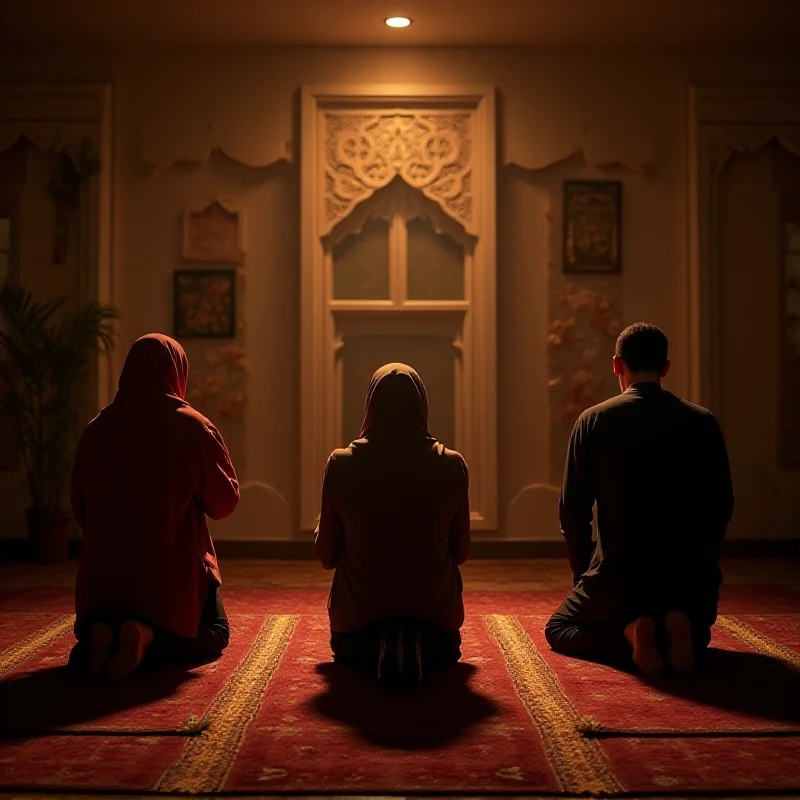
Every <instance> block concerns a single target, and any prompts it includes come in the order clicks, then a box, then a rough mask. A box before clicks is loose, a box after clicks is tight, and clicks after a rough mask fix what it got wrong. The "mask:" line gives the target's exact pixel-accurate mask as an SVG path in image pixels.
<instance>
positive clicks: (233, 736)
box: [154, 614, 300, 794]
mask: <svg viewBox="0 0 800 800" xmlns="http://www.w3.org/2000/svg"><path fill="white" fill-rule="evenodd" d="M299 619H300V615H294V614H292V615H289V614H280V615H273V614H270V615H269V616H268V617H267V619H266V620H265V621H264V624H263V626H262V627H261V631H260V632H259V634H258V636H257V637H256V640H255V642H254V643H253V646H252V647H251V648H250V651H249V652H248V653H247V655H246V656H245V657H244V658H243V659H242V661H241V662H240V663H239V665H238V666H237V667H236V669H235V671H234V672H233V674H232V675H231V677H230V678H229V679H228V682H227V683H226V684H225V687H224V688H223V689H222V691H221V692H220V693H219V694H218V695H217V697H216V698H215V699H214V702H213V703H212V704H211V706H210V707H209V709H208V711H207V712H206V718H207V719H210V720H212V723H211V725H210V726H209V727H208V728H207V729H206V730H205V731H203V733H202V734H201V735H200V736H196V737H194V738H192V739H189V741H187V743H186V745H185V746H184V748H183V752H182V753H181V756H180V758H179V759H178V761H177V762H176V763H175V764H173V765H172V766H171V767H170V768H169V769H167V771H166V772H165V773H164V774H163V775H162V776H161V778H160V779H159V781H158V782H157V784H156V786H155V787H154V788H155V791H158V792H178V793H181V794H211V793H213V792H218V791H219V790H220V789H221V788H222V785H223V784H224V783H225V779H226V778H227V776H228V773H229V771H230V769H231V768H232V766H233V764H234V761H235V759H236V754H237V753H238V751H239V748H240V747H241V744H242V742H243V741H244V737H245V734H246V733H247V728H248V726H249V725H250V723H251V722H252V721H253V719H254V718H255V716H256V713H257V712H258V709H259V706H260V705H261V698H262V696H263V694H264V691H265V689H266V688H267V686H268V685H269V683H270V681H271V680H272V677H273V675H274V674H275V672H276V670H277V669H278V666H279V664H280V662H281V659H282V657H283V654H284V652H285V650H286V647H287V646H288V644H289V641H290V640H291V638H292V635H293V634H294V630H295V628H296V627H297V623H298V621H299Z"/></svg>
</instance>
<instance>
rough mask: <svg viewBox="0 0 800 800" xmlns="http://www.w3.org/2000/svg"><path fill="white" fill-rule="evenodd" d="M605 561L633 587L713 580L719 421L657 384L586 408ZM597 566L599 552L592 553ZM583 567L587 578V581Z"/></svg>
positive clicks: (718, 533)
mask: <svg viewBox="0 0 800 800" xmlns="http://www.w3.org/2000/svg"><path fill="white" fill-rule="evenodd" d="M583 422H584V424H585V425H586V428H587V435H588V436H589V437H590V438H591V447H590V451H589V459H590V469H591V471H592V474H593V475H594V476H595V500H596V503H597V522H598V538H599V542H600V549H599V551H598V556H602V569H604V570H606V571H609V570H611V569H614V570H615V571H616V576H617V577H618V579H619V580H625V581H631V582H634V581H638V578H640V577H641V578H642V579H643V580H642V582H641V585H640V589H641V590H642V591H646V590H649V589H650V588H652V587H653V586H654V583H657V584H658V585H659V586H665V585H674V586H675V587H676V588H678V586H679V585H685V584H686V581H691V582H697V581H701V582H702V583H703V584H704V585H708V584H709V582H713V583H715V584H717V585H718V584H719V582H720V581H721V578H722V576H721V574H720V572H719V567H718V565H717V548H718V546H719V544H720V541H721V538H722V536H723V535H724V532H725V526H724V522H721V521H720V516H721V515H720V510H719V496H720V487H719V485H718V482H719V481H720V480H724V476H725V467H724V463H722V459H723V457H724V448H723V447H721V446H720V441H721V440H720V434H719V427H718V425H717V423H716V420H715V419H714V417H713V416H712V415H711V414H710V412H708V411H707V410H706V409H704V408H701V407H700V406H696V405H693V404H691V403H688V402H686V401H684V400H681V399H680V398H678V397H676V396H675V395H673V394H672V393H670V392H668V391H666V390H665V389H663V388H661V386H660V385H659V384H658V383H636V384H634V385H632V386H630V387H629V388H628V389H627V390H626V391H625V392H624V393H623V394H621V395H619V396H618V397H615V398H613V399H611V400H609V401H607V402H605V403H602V404H600V405H599V406H595V407H594V408H593V409H590V410H589V411H588V412H586V414H585V416H584V421H583ZM598 564H599V559H598ZM587 577H588V576H586V575H584V581H586V580H587Z"/></svg>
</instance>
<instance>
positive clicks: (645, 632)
mask: <svg viewBox="0 0 800 800" xmlns="http://www.w3.org/2000/svg"><path fill="white" fill-rule="evenodd" d="M625 638H626V639H627V640H628V641H629V642H630V644H631V646H632V647H633V663H634V664H636V666H637V667H639V669H640V670H641V671H642V672H644V674H645V675H647V677H648V678H660V677H661V676H662V675H663V674H664V660H663V659H662V658H661V656H660V655H659V652H658V649H657V648H656V624H655V622H653V620H652V619H650V617H639V619H637V620H635V621H634V622H631V623H630V624H629V625H628V626H627V627H626V628H625Z"/></svg>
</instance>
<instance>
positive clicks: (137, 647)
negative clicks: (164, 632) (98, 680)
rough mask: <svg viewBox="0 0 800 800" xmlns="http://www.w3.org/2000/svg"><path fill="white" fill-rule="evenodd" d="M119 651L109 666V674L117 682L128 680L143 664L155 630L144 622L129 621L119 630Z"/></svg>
mask: <svg viewBox="0 0 800 800" xmlns="http://www.w3.org/2000/svg"><path fill="white" fill-rule="evenodd" d="M118 639H119V650H118V651H117V654H116V655H115V656H114V658H112V659H111V663H110V664H109V665H108V674H109V675H110V676H111V677H112V678H113V679H114V680H116V681H121V680H124V679H125V678H127V677H128V676H129V675H130V674H131V673H132V672H133V671H134V670H135V669H136V667H138V666H139V664H141V663H142V659H143V658H144V654H145V653H146V652H147V648H148V647H150V645H151V644H152V642H153V629H152V628H150V627H149V626H148V625H145V624H144V623H143V622H139V621H137V620H135V619H129V620H128V621H127V622H125V623H124V624H123V626H122V627H121V628H120V629H119V637H118Z"/></svg>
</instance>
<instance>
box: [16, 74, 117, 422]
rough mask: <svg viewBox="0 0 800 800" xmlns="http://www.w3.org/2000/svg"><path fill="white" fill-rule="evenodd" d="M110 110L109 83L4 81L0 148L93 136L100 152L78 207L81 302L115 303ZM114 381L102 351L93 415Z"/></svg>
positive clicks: (55, 147) (48, 146)
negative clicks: (97, 168)
mask: <svg viewBox="0 0 800 800" xmlns="http://www.w3.org/2000/svg"><path fill="white" fill-rule="evenodd" d="M112 110H113V109H112V94H111V87H110V86H108V85H85V86H0V151H3V150H6V149H8V148H9V147H12V146H13V145H14V144H16V143H17V142H18V141H19V140H20V139H23V138H24V139H27V140H28V141H30V142H32V143H33V144H34V145H35V146H36V147H38V148H39V149H40V150H43V151H49V152H59V151H66V152H72V151H73V150H74V149H75V148H77V147H78V146H79V145H80V143H81V141H82V140H83V139H89V140H90V141H91V142H92V144H93V145H94V149H95V151H96V152H97V154H98V155H99V157H100V165H101V168H100V174H99V175H97V176H96V177H95V178H92V179H91V180H90V181H89V182H88V183H87V184H86V186H85V187H84V188H83V190H82V192H83V194H82V197H81V204H80V211H79V219H78V225H79V231H80V234H79V239H78V242H77V244H78V247H79V254H78V270H79V275H78V279H79V283H78V286H79V289H78V298H77V299H78V302H80V303H86V302H90V301H97V302H99V303H104V304H109V305H115V302H114V301H115V297H114V291H115V286H114V257H113V248H112V233H113V214H114V195H113V176H114V153H113V136H112V134H113V131H112V128H113V124H112ZM112 355H113V354H112ZM115 381H116V374H115V370H114V364H113V359H112V357H111V356H109V357H105V356H99V357H98V360H97V365H96V377H94V376H93V378H92V385H91V386H90V391H91V398H92V404H93V405H94V406H95V408H94V409H91V408H90V409H89V411H90V416H94V413H96V411H98V410H99V409H100V408H102V407H103V406H105V405H107V404H108V403H109V402H110V401H111V398H112V397H113V395H114V385H115Z"/></svg>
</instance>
